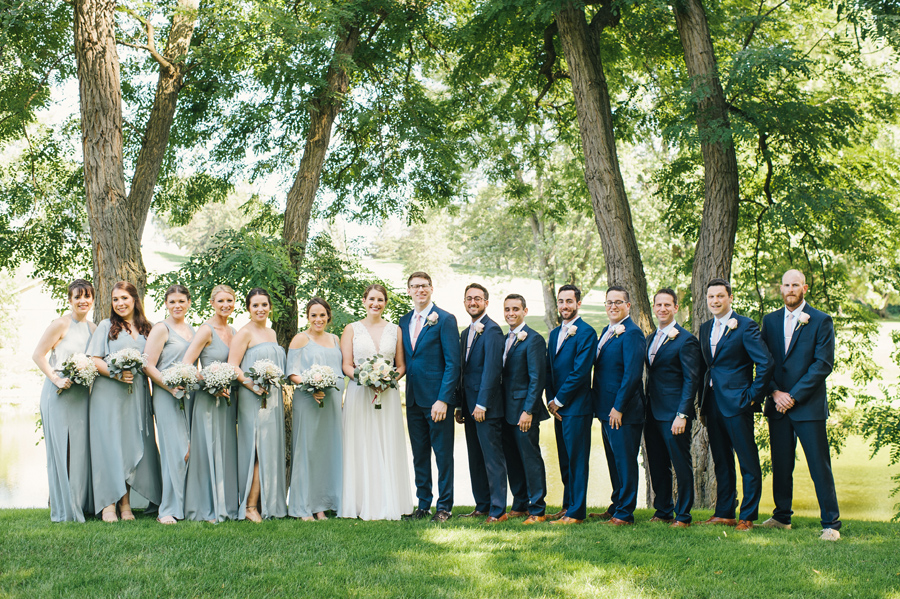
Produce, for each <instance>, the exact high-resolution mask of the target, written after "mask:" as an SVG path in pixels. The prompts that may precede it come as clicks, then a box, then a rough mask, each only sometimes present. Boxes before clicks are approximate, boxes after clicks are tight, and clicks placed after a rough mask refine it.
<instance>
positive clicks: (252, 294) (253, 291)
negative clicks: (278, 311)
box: [244, 287, 272, 310]
mask: <svg viewBox="0 0 900 599" xmlns="http://www.w3.org/2000/svg"><path fill="white" fill-rule="evenodd" d="M257 295H264V296H266V299H267V300H269V308H271V307H272V296H271V295H269V292H268V291H266V290H265V289H263V288H262V287H254V288H253V289H251V290H250V293H248V294H247V299H245V300H244V307H245V308H247V309H248V310H249V309H250V300H252V299H253V298H254V297H255V296H257Z"/></svg>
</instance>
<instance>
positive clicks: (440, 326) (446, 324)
mask: <svg viewBox="0 0 900 599" xmlns="http://www.w3.org/2000/svg"><path fill="white" fill-rule="evenodd" d="M432 313H437V315H438V320H437V322H436V323H434V324H433V325H427V323H426V325H424V326H423V327H422V331H421V332H420V333H419V340H418V342H417V343H416V349H415V350H414V349H413V348H412V344H411V342H410V339H409V322H410V320H412V317H413V314H414V312H408V313H407V314H404V315H403V317H402V318H401V319H400V324H399V325H398V326H399V327H400V331H401V333H402V334H403V351H404V352H405V354H406V401H407V402H408V403H414V404H415V405H417V406H420V407H423V408H430V407H431V406H433V405H434V404H435V402H437V401H442V402H444V403H446V404H447V406H449V407H450V408H453V407H454V405H455V404H454V398H455V396H456V387H457V384H458V383H459V345H458V341H457V335H458V334H459V329H458V328H457V326H456V317H455V316H453V315H452V314H450V313H449V312H447V311H446V310H441V309H440V308H438V307H437V306H433V307H432V309H431V312H429V315H430V314H432Z"/></svg>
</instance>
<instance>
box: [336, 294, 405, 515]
mask: <svg viewBox="0 0 900 599" xmlns="http://www.w3.org/2000/svg"><path fill="white" fill-rule="evenodd" d="M387 298H388V294H387V290H386V289H385V288H384V287H382V286H381V285H377V284H375V285H369V287H368V288H367V289H366V291H365V293H364V294H363V305H364V306H365V308H366V317H365V318H364V319H362V320H361V321H359V322H354V323H351V324H349V325H347V327H346V328H345V329H344V334H343V335H342V336H341V351H342V353H343V355H344V362H343V369H344V374H346V375H347V376H349V377H350V379H351V381H350V384H349V386H348V387H347V396H346V398H345V400H344V423H343V424H344V482H343V493H342V502H341V511H340V513H339V514H338V516H340V517H341V518H362V519H363V520H399V519H400V516H401V515H402V514H406V513H409V512H410V511H412V487H411V485H410V478H409V462H408V458H407V455H406V453H407V452H406V436H405V434H404V432H403V417H402V414H401V410H400V392H399V391H398V390H397V389H373V388H372V387H362V386H360V385H359V384H357V382H356V381H355V380H353V371H354V369H355V368H356V366H358V365H360V364H362V363H363V362H364V361H365V360H366V359H368V358H371V357H372V356H374V355H376V354H380V355H381V356H383V357H384V358H387V359H388V360H393V361H394V364H395V368H396V370H397V371H398V372H399V373H400V376H401V377H402V376H403V374H404V372H405V371H406V365H405V363H404V360H403V345H402V343H403V341H402V337H401V336H400V335H399V334H398V333H399V329H398V328H397V325H395V324H392V323H390V322H387V321H385V320H383V319H382V318H381V313H382V312H383V311H384V307H385V305H387ZM376 393H377V394H378V399H379V400H380V403H381V406H382V408H381V409H376V408H375V394H376Z"/></svg>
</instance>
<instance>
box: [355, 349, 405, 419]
mask: <svg viewBox="0 0 900 599" xmlns="http://www.w3.org/2000/svg"><path fill="white" fill-rule="evenodd" d="M353 378H355V379H356V382H357V383H359V384H360V385H362V386H363V387H372V388H373V389H375V397H374V398H372V403H373V404H374V405H375V409H376V410H380V409H381V400H379V399H378V393H379V390H383V389H396V388H397V379H399V378H400V373H398V372H397V370H396V369H395V368H394V363H393V362H392V361H391V360H388V359H387V358H385V357H384V356H382V355H381V354H375V355H374V356H372V357H371V358H369V359H367V360H365V361H364V362H363V363H362V364H360V365H359V366H357V367H356V368H355V369H354V370H353Z"/></svg>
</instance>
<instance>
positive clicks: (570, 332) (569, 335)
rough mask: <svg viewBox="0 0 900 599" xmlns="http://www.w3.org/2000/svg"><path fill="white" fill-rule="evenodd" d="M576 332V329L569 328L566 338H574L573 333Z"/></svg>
mask: <svg viewBox="0 0 900 599" xmlns="http://www.w3.org/2000/svg"><path fill="white" fill-rule="evenodd" d="M577 332H578V327H569V334H568V335H566V337H574V336H575V333H577Z"/></svg>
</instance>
